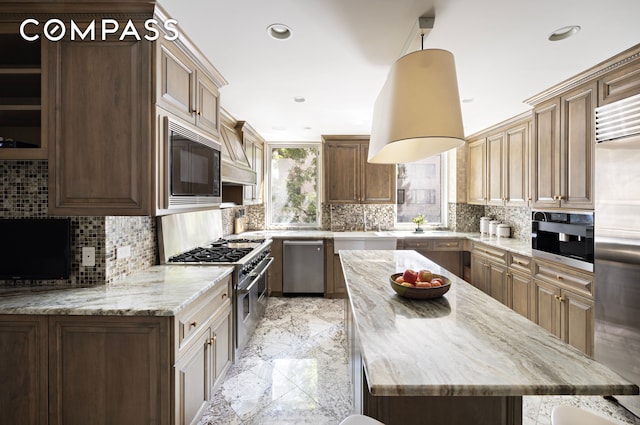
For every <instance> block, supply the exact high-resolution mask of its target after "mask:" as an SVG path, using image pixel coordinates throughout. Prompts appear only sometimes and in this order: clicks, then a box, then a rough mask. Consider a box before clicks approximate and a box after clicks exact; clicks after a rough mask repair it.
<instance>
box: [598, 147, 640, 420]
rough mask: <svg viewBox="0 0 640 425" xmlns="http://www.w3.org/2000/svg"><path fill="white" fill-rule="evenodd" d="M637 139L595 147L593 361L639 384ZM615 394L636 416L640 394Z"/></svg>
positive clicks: (639, 150) (639, 177)
mask: <svg viewBox="0 0 640 425" xmlns="http://www.w3.org/2000/svg"><path fill="white" fill-rule="evenodd" d="M638 161H640V137H635V138H634V137H632V138H626V139H619V140H611V141H606V142H603V143H599V144H598V145H596V174H595V181H596V183H595V200H596V204H595V205H596V216H597V219H596V221H595V295H594V296H595V306H596V313H595V356H594V357H595V359H596V360H598V361H599V362H601V363H603V364H605V365H607V366H609V367H610V368H611V369H613V370H615V371H616V372H618V373H619V374H620V375H622V376H623V377H625V378H627V379H629V380H630V381H632V382H634V383H635V384H638V385H640V168H639V167H638V164H639V162H638ZM614 397H615V398H616V399H617V400H618V401H619V402H620V403H621V404H622V405H624V406H625V407H626V408H627V409H629V410H630V411H631V412H633V413H634V414H635V415H636V416H640V396H616V395H615V394H614Z"/></svg>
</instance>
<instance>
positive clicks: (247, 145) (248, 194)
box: [242, 137, 257, 205]
mask: <svg viewBox="0 0 640 425" xmlns="http://www.w3.org/2000/svg"><path fill="white" fill-rule="evenodd" d="M243 145H244V151H245V153H246V154H247V159H248V160H249V166H251V169H252V170H254V171H255V165H256V164H255V162H256V161H255V158H256V152H255V146H256V144H255V143H254V142H253V141H252V140H249V139H248V138H246V137H245V138H244V142H243ZM256 174H257V173H256ZM256 177H257V175H256ZM255 192H256V186H254V185H252V184H247V185H244V187H243V190H242V193H243V198H244V199H243V204H244V205H249V204H252V203H253V200H254V199H255Z"/></svg>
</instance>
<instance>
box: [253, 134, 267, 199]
mask: <svg viewBox="0 0 640 425" xmlns="http://www.w3.org/2000/svg"><path fill="white" fill-rule="evenodd" d="M253 149H254V150H253V152H254V156H253V170H254V171H255V172H256V185H255V188H254V190H253V202H254V203H256V204H261V203H262V196H263V195H262V194H263V191H264V187H263V184H262V183H263V180H264V179H263V176H264V145H262V144H260V143H255V144H254V146H253Z"/></svg>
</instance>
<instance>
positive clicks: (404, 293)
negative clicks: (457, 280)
mask: <svg viewBox="0 0 640 425" xmlns="http://www.w3.org/2000/svg"><path fill="white" fill-rule="evenodd" d="M398 276H402V273H394V274H392V275H391V277H390V278H389V283H390V284H391V288H393V290H394V291H396V293H397V294H398V295H400V296H401V297H404V298H410V299H412V300H428V299H431V298H439V297H441V296H443V295H444V294H446V293H447V291H449V289H451V279H449V278H448V277H444V276H442V275H439V274H435V273H434V274H433V277H439V278H440V279H442V286H434V287H432V288H415V287H413V288H412V287H410V286H402V285H400V284H399V283H396V278H397V277H398Z"/></svg>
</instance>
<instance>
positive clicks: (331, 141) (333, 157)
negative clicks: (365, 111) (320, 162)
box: [322, 136, 396, 204]
mask: <svg viewBox="0 0 640 425" xmlns="http://www.w3.org/2000/svg"><path fill="white" fill-rule="evenodd" d="M322 138H323V142H324V155H323V156H324V172H325V174H324V175H325V177H324V179H325V182H324V185H325V202H327V203H329V204H339V203H343V204H359V203H371V204H393V203H395V201H396V167H395V165H393V164H370V163H368V162H367V156H368V152H369V137H368V136H322Z"/></svg>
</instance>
